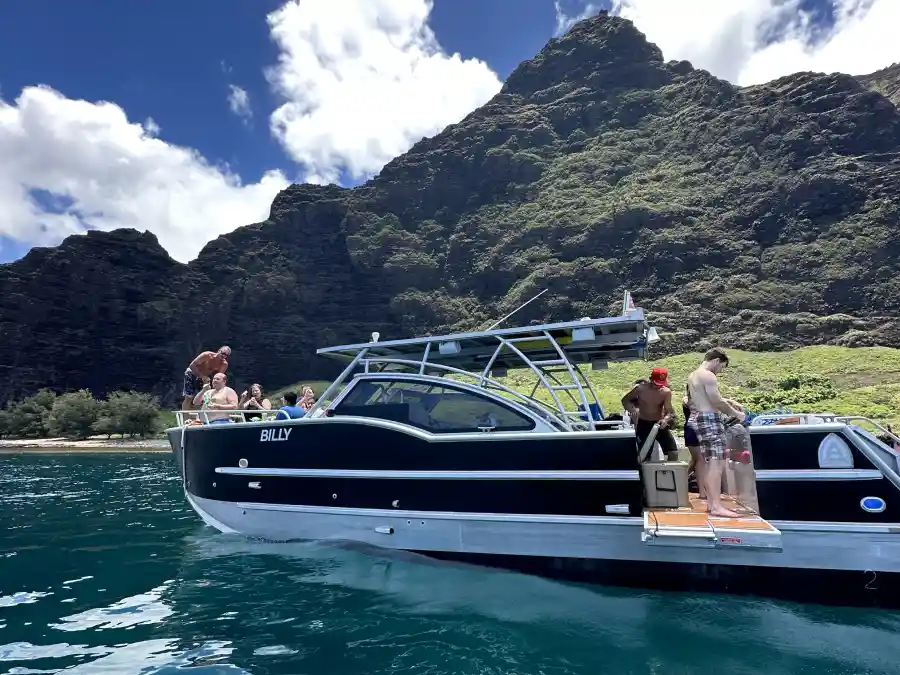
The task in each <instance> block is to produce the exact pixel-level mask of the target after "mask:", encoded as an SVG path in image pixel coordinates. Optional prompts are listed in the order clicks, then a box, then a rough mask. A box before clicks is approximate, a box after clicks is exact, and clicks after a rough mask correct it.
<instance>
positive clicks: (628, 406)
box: [622, 384, 641, 416]
mask: <svg viewBox="0 0 900 675" xmlns="http://www.w3.org/2000/svg"><path fill="white" fill-rule="evenodd" d="M639 386H641V385H639V384H636V385H634V386H633V387H632V388H631V389H630V390H629V391H628V393H627V394H625V395H624V396H623V397H622V407H623V408H624V409H625V410H626V411H627V412H628V413H629V414H631V415H632V416H634V415H637V407H636V406H635V405H634V403H635V402H636V401H637V389H638V387H639Z"/></svg>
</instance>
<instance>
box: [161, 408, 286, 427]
mask: <svg viewBox="0 0 900 675" xmlns="http://www.w3.org/2000/svg"><path fill="white" fill-rule="evenodd" d="M172 412H173V413H174V415H175V424H176V426H179V427H183V426H190V425H192V424H209V423H210V422H213V421H215V420H217V419H227V420H230V421H232V422H271V421H272V420H274V419H276V415H277V414H278V410H173V411H172ZM248 415H250V417H249V418H248V417H247V416H248Z"/></svg>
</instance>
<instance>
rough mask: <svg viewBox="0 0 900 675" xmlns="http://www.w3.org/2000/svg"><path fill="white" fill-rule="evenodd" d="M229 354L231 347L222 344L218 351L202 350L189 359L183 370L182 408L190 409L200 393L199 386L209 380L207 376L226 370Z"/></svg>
mask: <svg viewBox="0 0 900 675" xmlns="http://www.w3.org/2000/svg"><path fill="white" fill-rule="evenodd" d="M229 356H231V347H229V346H228V345H222V346H221V347H219V349H218V351H215V352H202V353H201V354H198V355H197V356H196V357H195V358H194V360H193V361H191V363H190V365H188V367H187V368H186V369H185V371H184V381H183V383H182V385H181V395H182V396H183V397H184V398H183V400H182V403H181V409H182V410H191V409H192V407H193V405H192V403H193V400H194V399H195V398H196V396H197V394H198V393H200V388H201V386H202V385H203V384H207V383H208V382H209V378H211V377H212V376H213V375H215V374H216V373H224V372H226V371H227V370H228V357H229Z"/></svg>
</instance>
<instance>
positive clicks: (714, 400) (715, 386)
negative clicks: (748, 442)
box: [703, 375, 744, 420]
mask: <svg viewBox="0 0 900 675" xmlns="http://www.w3.org/2000/svg"><path fill="white" fill-rule="evenodd" d="M703 388H704V390H705V392H706V398H707V400H708V401H709V402H710V404H711V405H712V406H713V407H714V408H715V409H716V410H718V411H719V412H720V413H722V414H723V415H727V416H728V417H736V418H737V419H738V420H743V419H744V411H743V410H739V409H737V408H733V407H732V406H731V405H730V404H729V403H728V401H726V400H725V399H724V398H722V395H721V394H720V393H719V383H718V382H716V379H715V377H713V376H712V375H710V376H709V377H708V378H704V382H703Z"/></svg>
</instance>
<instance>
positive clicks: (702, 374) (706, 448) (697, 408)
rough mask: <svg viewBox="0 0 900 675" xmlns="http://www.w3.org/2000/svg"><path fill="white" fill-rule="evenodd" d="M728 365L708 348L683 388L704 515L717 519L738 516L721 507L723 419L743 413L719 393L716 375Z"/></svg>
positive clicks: (724, 450)
mask: <svg viewBox="0 0 900 675" xmlns="http://www.w3.org/2000/svg"><path fill="white" fill-rule="evenodd" d="M727 366H728V356H727V355H726V354H725V352H724V351H722V350H721V349H710V350H709V351H708V352H706V354H705V355H704V357H703V363H701V364H700V367H699V368H697V370H695V371H694V372H692V373H691V374H690V375H688V381H687V389H688V398H689V399H690V408H691V416H690V424H691V426H693V427H694V429H695V430H696V432H697V440H698V441H699V443H700V448H701V450H702V451H703V457H704V459H705V460H706V467H705V473H706V497H707V501H708V509H707V510H708V512H709V515H711V516H717V517H720V518H736V517H738V516H739V514H738V513H736V512H734V511H732V510H731V509H727V508H725V506H723V504H722V498H721V493H722V475H723V473H724V471H725V462H726V460H727V447H726V441H725V419H726V417H733V418H735V419H736V420H737V421H739V422H741V421H743V420H744V411H743V410H742V409H741V408H739V407H737V406H733V405H731V404H730V403H729V402H728V401H726V400H725V399H724V398H722V395H721V394H720V393H719V384H718V381H717V380H716V375H718V374H719V373H721V372H722V371H723V370H725V368H726V367H727Z"/></svg>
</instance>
